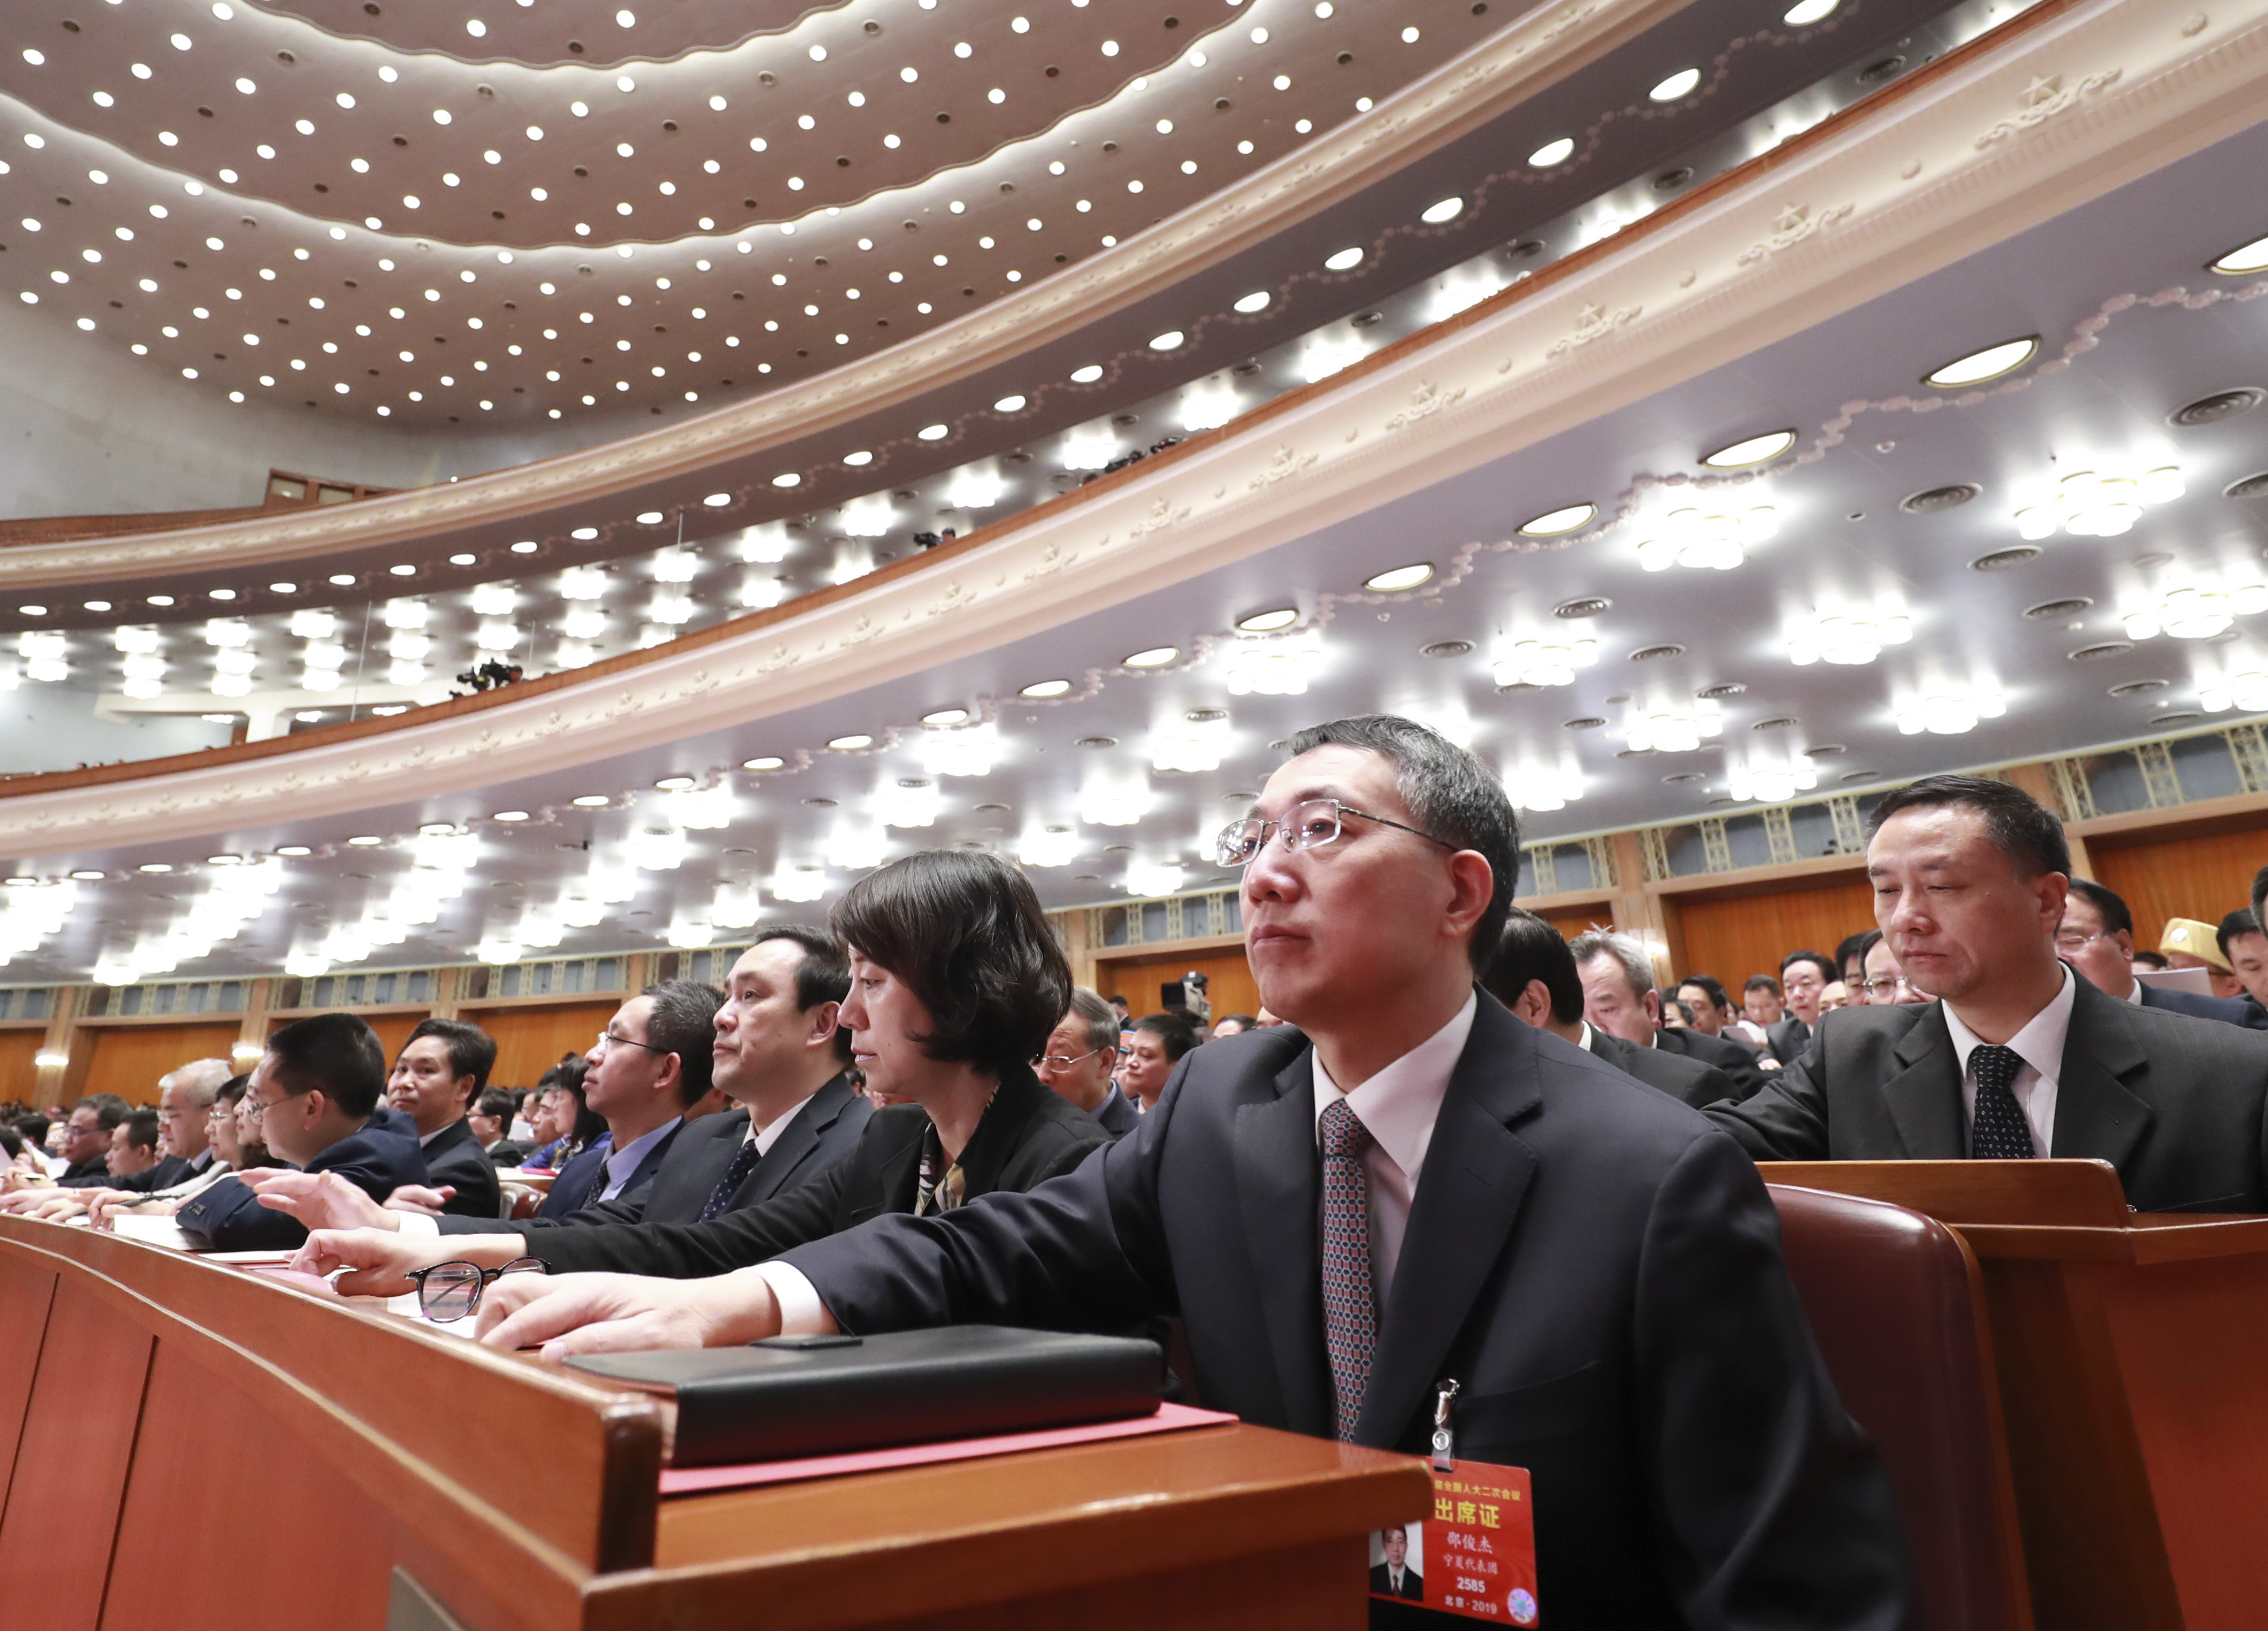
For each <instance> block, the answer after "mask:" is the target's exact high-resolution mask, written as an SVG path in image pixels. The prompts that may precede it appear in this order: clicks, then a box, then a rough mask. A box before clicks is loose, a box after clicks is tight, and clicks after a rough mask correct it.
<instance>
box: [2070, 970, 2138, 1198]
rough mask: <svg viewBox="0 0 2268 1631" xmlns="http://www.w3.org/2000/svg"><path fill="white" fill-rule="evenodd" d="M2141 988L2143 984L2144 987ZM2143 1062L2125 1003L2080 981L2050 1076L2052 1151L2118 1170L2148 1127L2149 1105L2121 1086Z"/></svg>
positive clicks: (2122, 1167) (2120, 1169)
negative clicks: (2053, 1086) (2053, 1078)
mask: <svg viewBox="0 0 2268 1631" xmlns="http://www.w3.org/2000/svg"><path fill="white" fill-rule="evenodd" d="M2145 989H2147V987H2146V988H2145ZM2148 1063H2149V1059H2148V1056H2147V1054H2145V1053H2144V1052H2143V1050H2142V1045H2141V1044H2140V1042H2139V1040H2138V1039H2137V1038H2136V1037H2135V1035H2134V1030H2133V1027H2132V1025H2130V1024H2129V1023H2128V1022H2127V1020H2126V1005H2125V1004H2124V1003H2123V1002H2117V1001H2115V1000H2112V999H2110V998H2109V997H2106V996H2104V995H2103V994H2102V993H2101V992H2099V991H2097V990H2096V989H2095V987H2094V986H2093V985H2089V984H2088V982H2087V981H2085V980H2080V981H2079V982H2078V991H2077V993H2076V994H2075V995H2074V997H2073V1000H2072V1006H2071V1028H2070V1030H2067V1031H2066V1032H2065V1034H2064V1039H2063V1065H2062V1068H2061V1071H2060V1074H2058V1076H2057V1077H2056V1107H2055V1138H2054V1141H2053V1148H2051V1151H2050V1153H2051V1154H2052V1155H2064V1156H2079V1157H2088V1156H2092V1157H2094V1158H2095V1159H2097V1160H2101V1161H2107V1162H2110V1164H2111V1165H2112V1166H2114V1167H2117V1169H2118V1170H2119V1171H2120V1172H2122V1173H2123V1172H2124V1171H2125V1170H2126V1161H2127V1157H2128V1156H2130V1155H2132V1154H2133V1153H2134V1147H2135V1145H2136V1144H2138V1143H2139V1142H2140V1141H2141V1138H2142V1134H2143V1133H2146V1132H2147V1131H2148V1130H2149V1126H2150V1122H2151V1119H2152V1116H2151V1111H2150V1107H2149V1105H2148V1104H2147V1103H2144V1102H2143V1101H2142V1100H2141V1099H2140V1098H2139V1097H2137V1096H2135V1095H2134V1093H2133V1092H2132V1090H2131V1089H2129V1088H2128V1087H2127V1086H2126V1083H2127V1081H2130V1080H2132V1078H2133V1077H2134V1076H2135V1075H2136V1074H2139V1073H2140V1072H2141V1071H2142V1070H2143V1069H2145V1068H2146V1067H2147V1065H2148Z"/></svg>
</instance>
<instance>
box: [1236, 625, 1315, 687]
mask: <svg viewBox="0 0 2268 1631" xmlns="http://www.w3.org/2000/svg"><path fill="white" fill-rule="evenodd" d="M1322 664H1323V637H1322V631H1321V630H1319V629H1313V628H1309V629H1302V630H1300V631H1299V632H1298V633H1296V634H1285V635H1279V636H1277V637H1275V638H1265V637H1263V638H1258V639H1243V640H1239V641H1237V642H1236V644H1235V646H1234V647H1233V649H1232V650H1231V651H1230V652H1229V653H1228V662H1227V665H1226V669H1225V670H1224V673H1223V675H1222V683H1224V684H1226V686H1227V687H1228V690H1229V694H1230V695H1231V696H1233V697H1248V696H1250V695H1252V694H1253V693H1254V692H1258V693H1260V694H1261V695H1263V696H1267V697H1302V696H1305V695H1306V694H1307V682H1308V681H1309V680H1310V679H1312V678H1314V674H1315V670H1316V669H1318V668H1322Z"/></svg>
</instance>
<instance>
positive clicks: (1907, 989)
mask: <svg viewBox="0 0 2268 1631" xmlns="http://www.w3.org/2000/svg"><path fill="white" fill-rule="evenodd" d="M1863 961H1864V963H1865V964H1866V970H1867V981H1866V986H1865V990H1866V998H1867V1005H1868V1006H1869V1007H1878V1008H1881V1007H1896V1006H1898V1005H1900V1004H1904V1003H1916V1002H1927V1001H1928V1000H1930V998H1929V993H1927V992H1926V991H1924V990H1922V989H1921V988H1920V987H1919V986H1918V985H1915V984H1914V982H1913V980H1912V979H1911V978H1909V977H1908V976H1907V974H1906V970H1905V966H1904V964H1903V963H1900V962H1899V961H1898V958H1897V954H1896V952H1894V951H1892V950H1891V949H1890V942H1889V940H1888V939H1887V938H1886V937H1885V936H1884V935H1883V934H1882V933H1881V930H1879V929H1877V930H1876V931H1875V932H1874V935H1873V936H1872V937H1871V938H1870V939H1869V940H1868V941H1867V954H1866V956H1865V958H1864V960H1863Z"/></svg>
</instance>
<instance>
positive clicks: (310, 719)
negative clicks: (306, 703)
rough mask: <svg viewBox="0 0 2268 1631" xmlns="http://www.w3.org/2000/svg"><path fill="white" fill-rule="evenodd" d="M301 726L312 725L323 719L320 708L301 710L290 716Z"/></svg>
mask: <svg viewBox="0 0 2268 1631" xmlns="http://www.w3.org/2000/svg"><path fill="white" fill-rule="evenodd" d="M291 717H292V718H293V719H295V720H298V721H299V723H300V724H302V725H313V724H314V723H315V722H316V721H317V720H320V719H321V718H322V717H323V711H322V710H321V709H320V708H302V709H300V710H299V711H298V712H297V713H294V714H293V715H292V716H291Z"/></svg>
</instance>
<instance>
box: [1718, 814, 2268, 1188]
mask: <svg viewBox="0 0 2268 1631" xmlns="http://www.w3.org/2000/svg"><path fill="white" fill-rule="evenodd" d="M2070 869H2071V855H2070V851H2069V848H2068V846H2067V845H2066V843H2065V841H2064V836H2063V829H2062V826H2061V824H2060V823H2058V821H2057V820H2056V818H2055V817H2054V816H2052V815H2051V814H2050V813H2049V812H2048V811H2046V810H2044V809H2043V808H2041V807H2040V806H2039V805H2038V804H2037V803H2036V802H2035V801H2033V800H2032V799H2031V798H2030V797H2029V795H2028V794H2026V793H2023V792H2022V791H2021V789H2019V788H2017V787H2014V786H2010V785H2009V784H2007V783H2005V782H1996V781H1985V780H1983V779H1978V778H1976V777H1970V776H1931V777H1926V778H1924V779H1922V780H1920V781H1918V782H1915V783H1913V784H1911V786H1906V787H1903V788H1900V789H1899V790H1898V791H1897V792H1896V793H1891V794H1890V795H1889V797H1888V798H1886V799H1884V800H1883V801H1882V802H1881V804H1880V805H1878V806H1877V807H1876V808H1875V811H1874V833H1873V837H1872V839H1871V841H1870V842H1869V844H1868V845H1867V873H1868V875H1869V876H1870V877H1871V878H1872V879H1873V881H1874V901H1875V914H1876V917H1877V919H1878V920H1879V921H1880V922H1881V925H1882V929H1883V933H1884V934H1885V935H1886V936H1887V938H1888V943H1889V947H1890V949H1891V951H1892V953H1893V954H1894V955H1895V956H1896V958H1897V960H1898V963H1899V966H1900V967H1901V968H1903V969H1904V971H1905V974H1906V977H1907V978H1908V979H1909V980H1910V981H1911V983H1912V984H1913V985H1915V987H1916V988H1917V989H1918V990H1920V991H1923V992H1926V993H1931V994H1932V996H1933V998H1934V999H1935V1000H1933V1001H1929V1002H1925V1003H1920V1004H1908V1005H1900V1006H1895V1007H1884V1006H1869V1007H1863V1008H1849V1009H1845V1010H1842V1011H1839V1012H1837V1013H1836V1014H1835V1015H1832V1016H1831V1017H1830V1018H1829V1019H1828V1020H1827V1021H1826V1022H1824V1023H1823V1024H1822V1025H1821V1027H1820V1030H1819V1035H1818V1037H1816V1038H1815V1040H1814V1042H1813V1044H1812V1048H1811V1051H1810V1052H1808V1054H1806V1055H1805V1057H1804V1058H1803V1059H1801V1060H1800V1062H1799V1063H1798V1064H1796V1065H1795V1066H1793V1067H1792V1068H1791V1069H1789V1070H1788V1072H1787V1073H1786V1076H1785V1077H1784V1079H1783V1080H1782V1081H1779V1082H1778V1083H1775V1084H1774V1085H1772V1086H1771V1087H1769V1088H1767V1089H1765V1090H1764V1092H1762V1093H1760V1094H1758V1095H1756V1096H1755V1097H1754V1098H1752V1099H1749V1100H1747V1101H1745V1102H1744V1103H1739V1104H1720V1105H1716V1106H1713V1107H1712V1109H1711V1110H1710V1111H1709V1112H1708V1113H1709V1115H1710V1116H1711V1118H1712V1119H1714V1120H1715V1121H1716V1122H1717V1123H1718V1124H1719V1125H1720V1126H1722V1127H1724V1128H1725V1130H1726V1131H1727V1132H1729V1133H1732V1134H1733V1135H1734V1137H1735V1138H1737V1139H1739V1140H1741V1142H1742V1145H1743V1146H1745V1147H1746V1148H1748V1149H1749V1152H1750V1153H1751V1154H1752V1155H1755V1156H1756V1159H1757V1160H1759V1161H1819V1160H1843V1161H1896V1160H1938V1161H1949V1160H1958V1159H1961V1158H1962V1157H1963V1156H1979V1157H1990V1158H2016V1159H2021V1158H2024V1157H2029V1156H2036V1155H2058V1156H2082V1157H2094V1158H2096V1159H2100V1160H2103V1161H2107V1162H2110V1164H2111V1165H2112V1166H2114V1167H2116V1168H2117V1170H2118V1176H2119V1177H2120V1179H2121V1180H2122V1181H2123V1182H2124V1185H2125V1187H2126V1198H2127V1199H2128V1201H2129V1202H2130V1203H2132V1205H2133V1206H2135V1207H2138V1208H2139V1209H2140V1210H2142V1211H2145V1212H2165V1211H2184V1210H2188V1211H2209V1212H2258V1211H2261V1210H2264V1209H2268V1177H2264V1173H2268V1037H2262V1036H2259V1035H2257V1033H2255V1032H2252V1031H2250V1030H2246V1029H2244V1028H2242V1027H2240V1026H2235V1025H2224V1024H2220V1023H2215V1022H2206V1021H2203V1020H2199V1019H2196V1018H2192V1017H2191V1016H2189V1015H2182V1014H2176V1013H2172V1012H2170V1011H2169V1010H2166V1009H2162V1008H2158V1007H2143V1006H2141V1005H2139V1004H2136V1003H2129V1002H2124V1001H2121V1000H2117V999H2116V998H2113V997H2110V996H2108V995H2106V994H2104V993H2102V992H2101V991H2099V990H2097V989H2096V988H2095V985H2093V984H2092V983H2090V982H2089V981H2087V980H2083V979H2080V978H2078V977H2077V976H2076V975H2074V974H2073V972H2072V971H2071V970H2070V969H2068V968H2067V967H2066V966H2065V965H2064V964H2063V963H2061V962H2059V961H2058V959H2057V956H2056V936H2057V934H2058V926H2060V925H2062V924H2064V923H2065V922H2066V921H2067V920H2068V919H2066V916H2065V910H2066V899H2067V897H2068V896H2069V893H2070Z"/></svg>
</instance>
